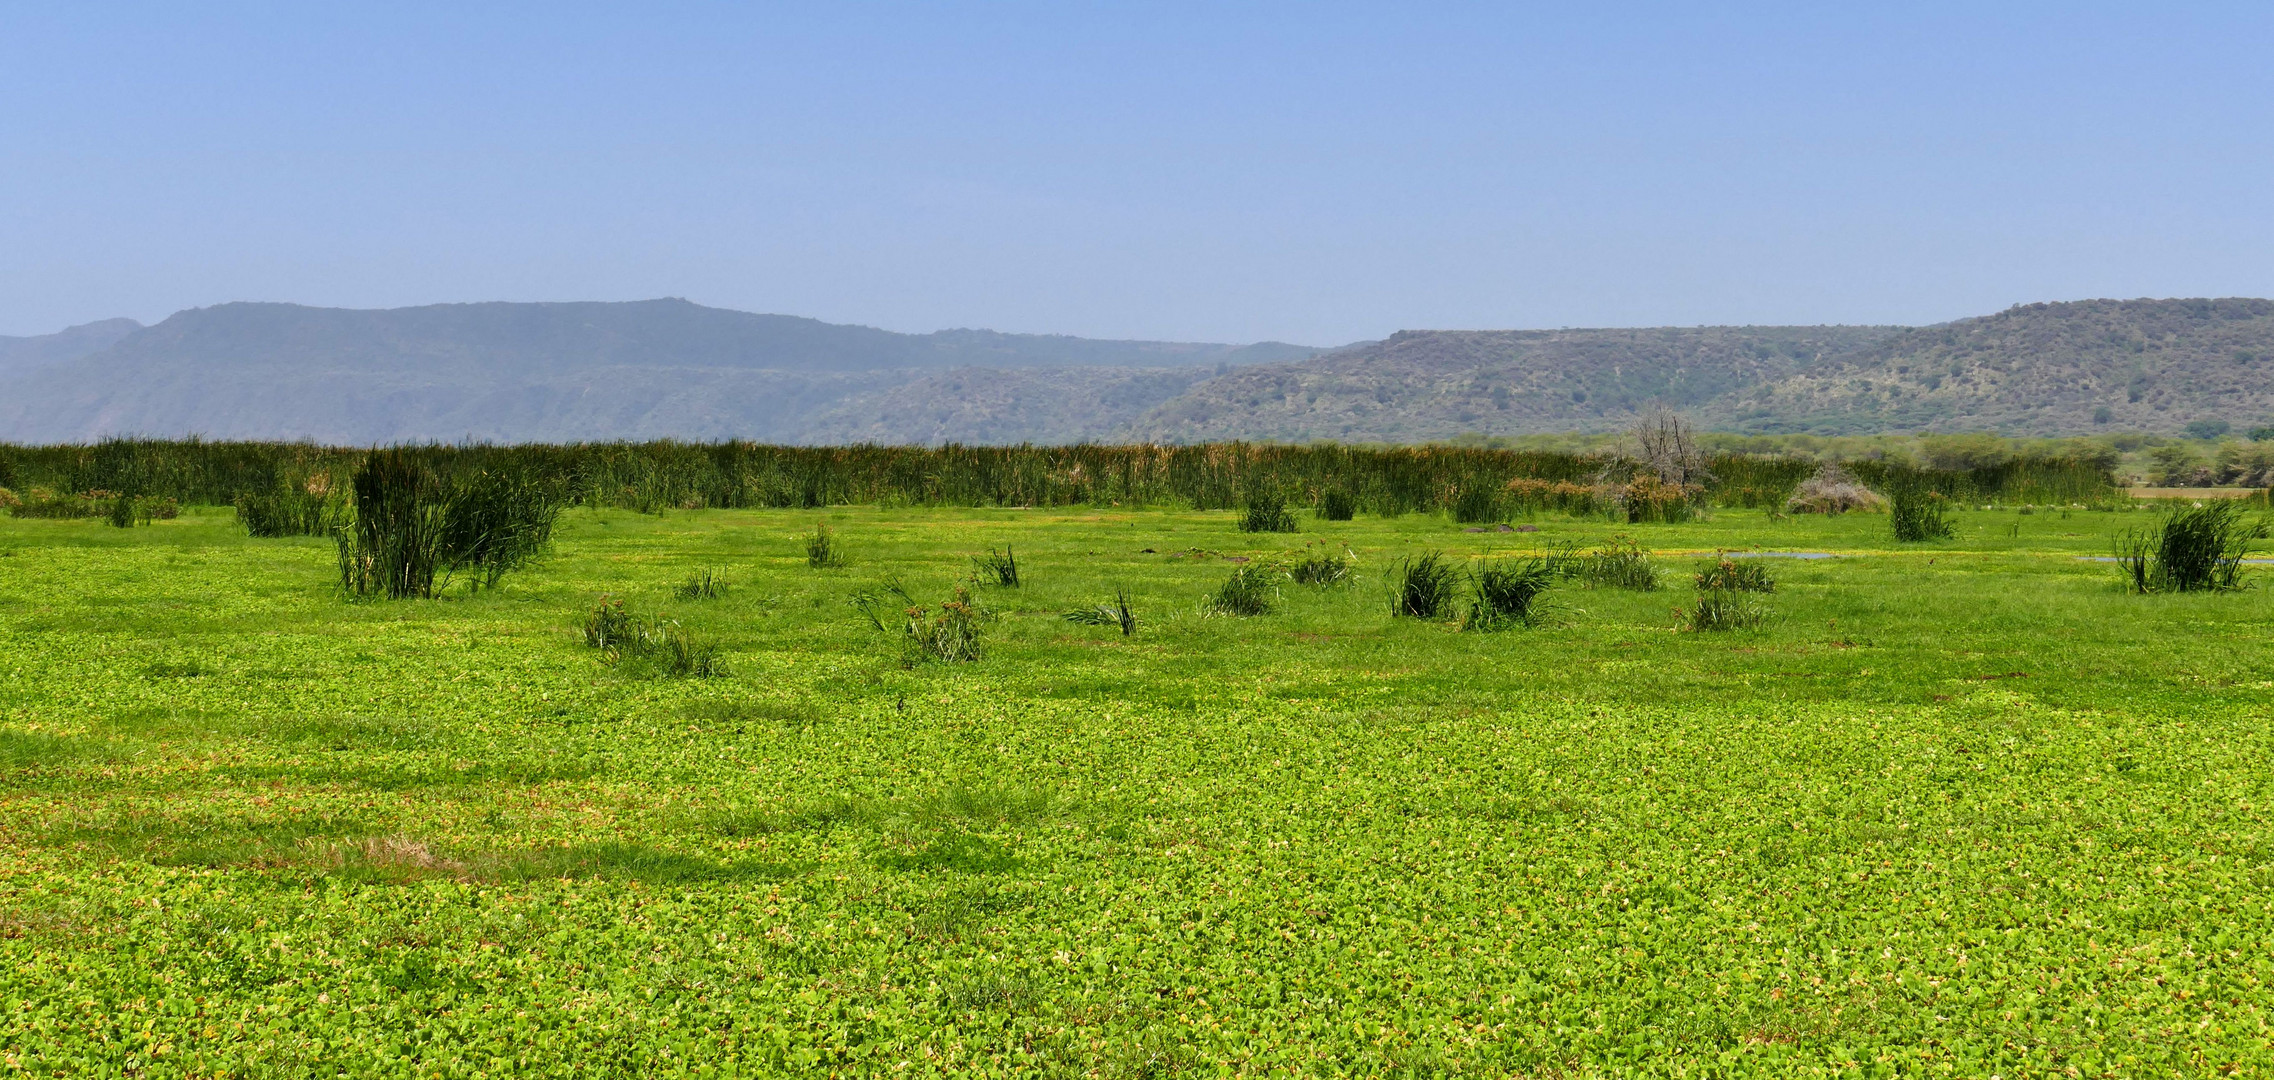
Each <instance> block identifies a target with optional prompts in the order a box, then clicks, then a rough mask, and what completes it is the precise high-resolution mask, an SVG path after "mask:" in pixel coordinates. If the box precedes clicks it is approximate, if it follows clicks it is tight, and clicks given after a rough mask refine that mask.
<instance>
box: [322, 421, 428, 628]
mask: <svg viewBox="0 0 2274 1080" xmlns="http://www.w3.org/2000/svg"><path fill="white" fill-rule="evenodd" d="M350 487H351V490H352V491H353V498H354V504H353V505H354V512H355V516H354V519H353V521H352V523H351V524H350V525H349V526H348V527H347V528H345V529H342V530H340V533H339V559H340V586H341V587H342V588H344V589H346V590H347V591H348V592H350V593H352V594H354V595H356V596H384V597H386V598H387V599H389V600H400V599H404V598H406V597H424V596H432V595H434V579H435V576H436V575H437V574H440V573H442V572H443V570H444V565H445V560H444V558H443V549H442V537H443V531H444V529H445V528H446V527H447V525H448V519H449V516H450V490H449V486H448V485H447V484H445V483H444V482H443V479H442V477H441V476H439V475H436V473H435V471H434V470H433V469H430V468H428V467H427V465H426V463H425V462H423V461H420V460H419V459H418V457H417V456H416V455H414V454H412V453H411V452H410V451H407V450H377V451H373V452H372V454H371V457H370V458H369V459H368V460H366V461H365V462H364V464H363V467H362V468H360V469H357V470H356V471H355V476H354V478H353V479H352V480H351V481H350Z"/></svg>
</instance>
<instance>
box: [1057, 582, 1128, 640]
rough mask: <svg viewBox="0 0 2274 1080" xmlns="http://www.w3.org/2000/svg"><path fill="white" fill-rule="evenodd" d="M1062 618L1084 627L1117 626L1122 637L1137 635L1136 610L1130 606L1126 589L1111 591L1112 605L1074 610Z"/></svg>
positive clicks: (1119, 588)
mask: <svg viewBox="0 0 2274 1080" xmlns="http://www.w3.org/2000/svg"><path fill="white" fill-rule="evenodd" d="M1062 617H1063V618H1064V619H1065V620H1066V621H1067V622H1070V623H1081V624H1082V625H1084V626H1118V627H1120V628H1121V636H1122V637H1135V636H1136V634H1137V609H1136V608H1134V607H1132V606H1130V602H1129V590H1128V588H1126V587H1117V588H1115V589H1114V590H1113V602H1112V603H1107V604H1097V605H1094V606H1091V607H1086V608H1075V609H1074V610H1072V611H1069V612H1067V613H1066V614H1065V615H1064V616H1062Z"/></svg>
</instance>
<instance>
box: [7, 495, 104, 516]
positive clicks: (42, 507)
mask: <svg viewBox="0 0 2274 1080" xmlns="http://www.w3.org/2000/svg"><path fill="white" fill-rule="evenodd" d="M114 498H115V496H113V495H112V494H111V493H110V492H108V491H90V492H88V493H86V494H84V495H58V494H56V493H54V492H52V491H48V490H45V489H43V488H33V489H31V490H30V491H27V492H25V493H24V497H23V498H21V499H18V500H17V501H16V505H14V506H11V507H9V508H8V512H9V513H10V514H11V515H13V516H15V517H20V518H49V519H56V520H70V519H74V518H91V517H103V516H105V515H107V514H109V513H110V510H111V500H112V499H114Z"/></svg>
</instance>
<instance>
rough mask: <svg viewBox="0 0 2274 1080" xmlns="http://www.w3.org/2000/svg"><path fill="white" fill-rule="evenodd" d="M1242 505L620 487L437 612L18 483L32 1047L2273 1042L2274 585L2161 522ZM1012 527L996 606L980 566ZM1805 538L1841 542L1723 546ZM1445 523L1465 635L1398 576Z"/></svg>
mask: <svg viewBox="0 0 2274 1080" xmlns="http://www.w3.org/2000/svg"><path fill="white" fill-rule="evenodd" d="M146 448H147V447H145V449H146ZM1216 452H1217V453H1218V454H1219V455H1220V456H1223V455H1228V454H1229V452H1228V451H1225V450H1223V449H1222V448H1216ZM1285 452H1286V453H1289V454H1295V453H1298V451H1294V450H1288V451H1285ZM527 453H529V454H530V455H531V456H532V457H537V456H542V455H543V454H545V453H555V452H554V451H542V450H531V451H527ZM1300 453H1304V454H1312V455H1314V457H1312V458H1308V459H1300V460H1310V461H1313V462H1327V461H1330V460H1332V459H1331V458H1330V457H1328V456H1325V455H1323V454H1322V453H1321V452H1320V451H1316V450H1302V451H1300ZM1414 453H1418V452H1414ZM1482 453H1484V452H1483V451H1464V452H1461V453H1451V452H1439V453H1438V457H1439V458H1440V459H1442V460H1444V461H1458V460H1476V459H1474V458H1468V459H1464V458H1463V455H1464V454H1468V455H1475V454H1482ZM113 456H114V458H116V459H117V460H118V461H119V462H126V461H130V460H132V459H131V458H130V456H129V455H126V454H124V453H123V452H114V455H113ZM176 456H177V458H181V459H185V460H186V459H187V458H188V457H189V456H190V455H188V454H177V455H176ZM495 460H501V459H493V463H494V461H495ZM848 460H850V459H848ZM878 460H879V461H883V460H886V459H883V458H879V459H878ZM892 460H899V461H902V462H904V463H911V464H923V465H926V466H931V467H937V466H940V465H942V464H943V462H944V459H943V458H941V457H938V456H933V457H928V458H921V459H913V458H905V459H892ZM1022 460H1024V459H1021V458H1016V457H1011V458H1003V459H999V463H1009V464H1017V463H1018V462H1020V461H1022ZM1104 460H1106V459H1103V458H1099V459H1093V460H1092V464H1093V465H1094V464H1097V463H1101V462H1103V461H1104ZM1292 460H1297V459H1290V461H1292ZM1396 460H1404V459H1396V458H1385V459H1383V460H1382V461H1380V462H1373V463H1372V464H1369V465H1368V468H1369V469H1371V471H1369V472H1364V473H1357V474H1351V475H1347V476H1335V475H1333V474H1332V473H1328V472H1321V473H1320V474H1319V476H1320V478H1321V479H1324V480H1329V481H1333V482H1336V483H1338V484H1345V485H1347V484H1351V483H1353V482H1359V481H1364V480H1365V479H1366V478H1367V477H1369V476H1372V477H1377V478H1378V477H1381V476H1386V475H1391V474H1392V473H1391V472H1390V471H1388V470H1387V463H1389V462H1392V461H1396ZM1494 460H1499V459H1494ZM1509 460H1513V458H1510V459H1509ZM1540 460H1542V461H1545V460H1547V459H1540ZM1343 461H1344V462H1345V463H1351V462H1357V463H1361V464H1366V463H1367V459H1362V458H1345V459H1343ZM21 463H22V462H21V461H19V464H21ZM34 464H37V462H36V461H35V462H34ZM1283 464H1284V463H1283ZM1375 466H1381V467H1378V468H1377V467H1375ZM1290 467H1291V466H1290ZM1322 468H1323V466H1322ZM878 475H883V474H878ZM966 475H972V476H976V474H966ZM1256 475H1259V476H1260V475H1263V474H1261V473H1258V474H1256ZM1288 475H1292V474H1288ZM1060 476H1061V477H1062V478H1063V476H1064V474H1063V473H1061V474H1060ZM659 482H660V481H659ZM915 482H916V481H913V480H909V481H906V483H909V484H914V483H915ZM2107 505H2110V506H2116V505H2119V504H2116V503H2110V504H2107ZM1244 513H1245V512H1244V511H1243V510H1241V509H1238V508H1236V504H1235V508H1227V509H1220V510H1191V509H1130V508H1127V507H1119V508H1116V507H1107V506H1095V505H1080V506H1069V507H1063V508H1056V509H1051V508H1040V509H1013V508H1009V507H982V508H958V507H953V506H939V507H931V508H919V507H910V506H893V507H881V506H874V505H863V506H841V507H836V508H830V509H812V510H799V509H727V510H720V509H709V510H699V511H685V512H681V511H677V510H674V511H671V512H669V513H666V514H662V515H660V516H659V515H655V514H642V513H637V512H634V511H631V510H625V509H614V508H608V507H604V506H602V507H594V506H590V505H588V506H586V507H583V508H579V509H573V510H570V511H568V512H567V513H565V514H563V515H561V516H560V518H559V520H558V522H557V525H556V527H555V528H554V529H553V531H552V533H551V536H550V544H551V546H550V554H549V555H547V556H545V557H542V558H540V559H538V560H537V561H536V562H534V563H531V564H529V565H526V566H521V567H519V568H516V569H514V570H513V571H512V572H511V573H508V574H506V575H505V576H503V577H502V579H500V580H499V581H498V582H497V584H496V585H495V587H494V588H488V589H483V590H480V591H478V592H469V591H467V589H466V588H465V587H464V584H463V583H455V584H453V585H452V586H451V587H449V588H447V589H445V590H442V591H441V594H440V596H439V597H438V598H436V599H429V600H392V601H390V600H379V599H374V600H364V601H352V600H349V599H347V598H345V597H343V596H342V595H341V594H340V593H339V592H338V591H337V589H336V585H335V582H336V581H337V578H338V574H337V568H336V565H335V550H334V544H333V542H332V541H331V540H330V539H329V538H327V537H322V536H309V537H284V538H278V539H254V538H251V537H248V536H246V535H244V534H243V532H242V531H240V529H239V528H238V527H237V524H236V521H235V519H234V516H233V514H232V512H231V511H230V510H228V509H225V508H221V507H214V506H192V507H190V508H188V509H187V510H185V511H184V512H183V513H182V514H181V516H179V517H178V518H175V519H172V520H160V521H156V522H154V523H151V524H147V525H139V526H135V527H132V528H123V529H122V528H114V527H111V526H110V525H108V524H106V523H104V522H103V521H102V520H100V519H78V520H55V519H31V518H0V658H4V659H0V791H4V792H5V793H6V798H4V799H0V830H4V831H5V833H6V835H7V836H8V837H9V842H8V843H7V844H6V845H0V880H4V881H5V883H6V884H5V887H4V888H0V1000H5V1001H7V1002H9V1003H10V1005H9V1008H7V1009H6V1010H4V1011H0V1045H4V1046H5V1047H6V1048H7V1055H8V1060H9V1061H10V1063H11V1065H12V1066H13V1067H14V1068H17V1069H20V1070H22V1071H23V1072H25V1073H26V1074H27V1075H74V1076H75V1075H142V1076H159V1075H182V1076H218V1075H261V1076H279V1077H300V1076H317V1075H324V1076H331V1075H338V1074H341V1073H347V1074H350V1075H374V1076H376V1075H437V1076H454V1075H515V1076H564V1077H570V1076H573V1077H617V1076H642V1077H652V1076H681V1075H685V1076H696V1075H732V1074H742V1075H754V1074H755V1075H799V1076H810V1075H827V1074H830V1073H836V1074H839V1075H887V1074H908V1075H924V1076H973V1075H990V1076H1038V1077H1041V1076H1105V1077H1137V1076H1215V1075H1249V1076H1262V1075H1358V1074H1364V1075H1385V1076H1479V1075H1482V1076H1603V1075H1644V1074H1648V1075H1701V1076H1702V1075H1711V1076H1729V1077H1754V1076H1758V1077H1789V1076H1847V1075H1866V1074H1868V1073H1869V1071H1871V1070H1877V1071H1879V1072H1883V1073H1885V1074H1887V1075H1950V1076H1970V1077H1971V1076H2008V1077H2014V1076H2069V1075H2079V1076H2196V1075H2219V1074H2233V1075H2245V1076H2247V1075H2258V1074H2262V1073H2264V1072H2266V1071H2270V1070H2274V1056H2270V1054H2274V1051H2270V1050H2269V1046H2268V1042H2267V1040H2266V1038H2265V1034H2264V1025H2263V1022H2262V1018H2263V1017H2264V1016H2265V1015H2266V1013H2267V1012H2268V1011H2269V1010H2274V991H2270V990H2269V985H2270V980H2269V979H2268V978H2267V977H2266V972H2265V970H2264V963H2263V959H2262V957H2261V956H2260V955H2259V952H2258V951H2257V947H2256V943H2258V942H2263V941H2265V940H2267V939H2268V938H2269V937H2270V936H2274V903H2270V902H2269V900H2268V897H2269V895H2270V894H2269V890H2268V885H2269V883H2270V882H2274V856H2270V855H2269V854H2268V853H2269V852H2274V820H2270V818H2269V814H2268V810H2267V807H2268V806H2269V798H2268V794H2267V790H2266V788H2267V782H2266V775H2265V768H2264V763H2265V761H2266V760H2267V758H2268V755H2269V754H2270V753H2274V741H2270V738H2269V734H2268V727H2267V725H2266V724H2265V722H2264V716H2265V715H2266V713H2267V712H2268V710H2270V709H2274V683H2269V682H2268V681H2267V677H2266V676H2267V670H2268V668H2269V666H2270V664H2274V656H2269V654H2268V645H2267V642H2266V635H2265V633H2264V628H2265V626H2266V625H2267V623H2268V621H2269V620H2270V619H2274V591H2269V590H2267V589H2261V588H2246V589H2242V590H2239V591H2224V592H2221V591H2208V592H2182V591H2156V592H2151V593H2148V594H2144V595H2136V594H2132V593H2129V592H2127V591H2125V590H2126V587H2125V585H2124V580H2125V579H2124V578H2123V576H2122V573H2121V571H2120V569H2119V568H2118V567H2116V566H2113V565H2111V564H2108V563H2103V562H2091V561H2086V560H2087V559H2088V558H2089V557H2094V556H2105V555H2106V554H2108V553H2109V552H2110V551H2111V550H2113V548H2114V546H2115V544H2116V542H2117V540H2118V538H2119V537H2121V536H2123V535H2124V534H2125V533H2127V532H2128V531H2131V530H2134V529H2139V528H2152V527H2153V526H2154V525H2155V524H2156V523H2157V522H2158V521H2159V520H2161V519H2160V518H2159V517H2158V516H2157V515H2155V514H2153V513H2150V512H2145V511H2131V512H2126V511H2122V510H2117V511H2114V512H2092V511H2085V510H2071V511H2068V512H2061V511H2058V510H2045V509H2040V510H2038V511H2037V512H2035V513H2030V514H2024V513H2020V512H2018V511H1989V512H1984V511H1981V510H1978V509H1966V508H1961V509H1958V510H1955V511H1954V512H1953V513H1952V515H1951V518H1952V521H1953V523H1954V525H1955V536H1953V537H1952V538H1950V539H1947V540H1939V541H1929V542H1926V543H1921V544H1899V543H1897V542H1896V541H1895V540H1894V539H1893V538H1892V535H1891V533H1890V531H1889V515H1887V514H1875V513H1848V514H1844V515H1838V516H1823V515H1793V516H1787V517H1783V518H1777V517H1772V516H1770V515H1769V514H1768V513H1766V512H1764V511H1754V510H1742V509H1733V508H1727V507H1722V508H1713V509H1710V510H1709V512H1708V513H1707V515H1706V516H1705V517H1704V518H1695V517H1693V518H1692V519H1690V520H1687V521H1681V522H1653V521H1644V522H1630V521H1627V520H1624V519H1623V518H1622V519H1620V520H1616V521H1614V520H1609V519H1607V518H1606V517H1604V516H1603V515H1601V514H1600V513H1582V514H1577V515H1572V514H1563V513H1558V512H1554V511H1537V512H1534V513H1532V514H1531V515H1530V516H1529V521H1528V522H1527V523H1528V524H1530V525H1532V527H1534V528H1536V529H1537V532H1533V533H1504V532H1501V531H1499V530H1498V529H1497V528H1495V527H1493V526H1490V525H1465V524H1463V523H1461V522H1459V521H1456V520H1454V519H1453V516H1452V515H1450V514H1447V513H1442V512H1409V513H1406V514H1403V515H1400V516H1396V517H1385V516H1381V515H1380V514H1379V513H1376V512H1373V511H1362V512H1360V513H1359V515H1358V516H1357V518H1356V519H1355V520H1351V521H1345V522H1331V521H1325V520H1321V519H1319V518H1318V517H1317V516H1315V515H1313V514H1311V513H1309V512H1307V511H1300V510H1299V511H1297V513H1296V518H1297V520H1296V525H1297V529H1298V531H1296V532H1294V533H1277V532H1243V531H1241V529H1240V527H1239V526H1240V522H1241V519H1242V518H1243V516H1244ZM821 526H826V528H822V527H821ZM817 536H828V537H831V538H832V539H831V543H832V545H833V546H834V547H836V548H837V549H839V550H840V551H841V555H840V556H839V557H838V558H837V559H835V560H833V561H831V562H830V563H828V564H827V565H825V566H824V567H822V568H816V567H815V566H814V565H812V562H813V560H812V558H811V555H810V552H809V546H810V545H811V543H812V542H813V541H814V539H815V538H816V537H817ZM1014 549H1015V551H1016V563H1017V575H1016V580H1017V581H1018V584H1017V586H1016V587H1015V588H1014V587H1007V586H1006V585H1004V584H984V583H981V582H979V581H975V580H974V578H975V577H981V578H983V579H984V580H993V581H998V582H999V581H1000V577H999V576H998V575H995V574H993V573H987V574H981V573H980V571H981V570H982V568H983V567H982V565H981V564H980V563H975V562H974V560H975V559H977V560H981V563H984V560H985V559H987V558H988V557H990V556H991V555H992V554H993V553H996V552H1002V553H1004V555H1005V557H1006V558H1007V557H1008V553H1009V552H1011V551H1012V550H1014ZM1759 549H1766V550H1768V551H1781V552H1814V553H1826V554H1830V555H1832V556H1833V557H1830V558H1822V559H1753V558H1745V557H1742V556H1718V555H1717V553H1720V552H1752V551H1755V550H1759ZM1568 551H1578V552H1586V553H1593V554H1592V555H1590V556H1589V559H1590V560H1592V561H1589V562H1586V563H1584V564H1572V563H1566V562H1559V561H1557V560H1559V559H1560V556H1559V554H1558V553H1561V552H1568ZM1432 557H1433V558H1432ZM1423 562H1427V563H1429V565H1431V566H1434V567H1438V568H1440V569H1441V570H1442V574H1441V577H1442V578H1443V580H1442V581H1440V582H1439V585H1440V586H1441V588H1440V589H1439V592H1440V593H1441V594H1442V595H1439V596H1438V597H1437V598H1436V599H1435V600H1434V601H1432V603H1433V604H1435V605H1436V606H1435V607H1434V608H1433V611H1432V613H1431V614H1428V615H1416V614H1413V613H1410V612H1408V613H1405V614H1395V613H1393V610H1394V609H1393V604H1392V602H1391V599H1392V596H1393V595H1394V593H1393V586H1394V585H1397V584H1398V582H1396V581H1395V580H1394V579H1395V576H1396V574H1397V573H1398V571H1399V568H1400V567H1411V566H1415V565H1418V564H1421V563H1423ZM1598 564H1600V567H1610V566H1612V564H1616V567H1617V570H1618V572H1616V573H1607V572H1601V573H1599V572H1598V569H1599V567H1598ZM1329 567H1331V568H1332V572H1328V571H1327V569H1326V568H1329ZM1725 567H1726V569H1725ZM1558 568H1568V569H1569V571H1570V574H1569V576H1566V575H1565V574H1564V573H1562V572H1560V570H1559V569H1558ZM2244 572H2245V573H2246V574H2248V573H2250V572H2251V571H2250V570H2249V568H2247V567H2245V568H2244ZM1298 573H1300V574H1301V576H1300V577H1298ZM1646 574H1647V575H1648V577H1647V581H1648V583H1649V585H1651V586H1655V587H1654V588H1652V587H1646V586H1645V584H1644V582H1645V577H1644V575H1646ZM2156 580H2161V579H2160V578H2159V579H2156ZM2247 580H2248V579H2247V577H2246V579H2245V581H2246V583H2247ZM1693 581H1694V582H1695V586H1693ZM1235 582H1238V583H1241V584H1240V586H1239V589H1238V590H1234V589H1233V585H1234V583H1235ZM1543 588H1544V591H1538V590H1541V589H1543ZM1232 591H1238V592H1239V593H1240V596H1241V597H1245V598H1248V599H1252V600H1258V601H1260V603H1255V604H1249V603H1247V602H1246V601H1245V600H1243V601H1242V602H1241V603H1237V604H1227V603H1225V602H1224V599H1225V595H1226V593H1227V592H1232ZM1518 594H1521V595H1518ZM1519 600H1520V601H1521V605H1520V606H1521V615H1520V616H1514V615H1510V614H1509V612H1512V611H1516V610H1517V609H1518V605H1517V601H1519ZM909 608H913V609H915V610H914V611H913V612H911V611H909V610H908V609H909ZM1106 609H1111V614H1110V615H1109V614H1106V613H1105V610H1106ZM1397 610H1403V609H1402V608H1400V609H1397ZM1235 611H1261V612H1264V613H1262V614H1246V615H1243V614H1235V613H1234V612H1235ZM1068 613H1081V614H1084V615H1085V618H1084V619H1070V618H1069V617H1068ZM1125 613H1126V614H1127V616H1128V618H1126V619H1124V618H1123V617H1122V616H1123V615H1124V614H1125ZM872 615H873V616H876V617H875V618H872Z"/></svg>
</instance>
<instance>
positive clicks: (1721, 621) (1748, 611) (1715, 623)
mask: <svg viewBox="0 0 2274 1080" xmlns="http://www.w3.org/2000/svg"><path fill="white" fill-rule="evenodd" d="M1674 614H1675V617H1676V618H1678V619H1680V620H1681V622H1682V628H1683V629H1685V630H1692V631H1700V632H1703V631H1709V630H1743V629H1748V628H1750V627H1755V626H1759V625H1761V624H1762V623H1764V622H1766V621H1768V618H1769V609H1768V608H1767V607H1766V606H1764V605H1763V604H1762V603H1761V601H1760V598H1759V597H1758V596H1756V595H1755V594H1752V593H1744V592H1733V591H1730V590H1727V589H1711V590H1708V591H1706V592H1701V593H1699V594H1698V599H1697V603H1695V604H1693V605H1691V606H1690V607H1688V608H1677V609H1675V611H1674Z"/></svg>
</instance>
